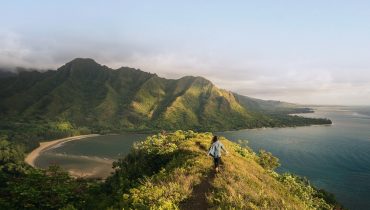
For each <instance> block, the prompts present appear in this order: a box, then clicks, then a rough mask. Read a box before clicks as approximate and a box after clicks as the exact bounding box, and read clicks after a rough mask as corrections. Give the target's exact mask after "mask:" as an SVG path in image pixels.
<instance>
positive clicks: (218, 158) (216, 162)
mask: <svg viewBox="0 0 370 210" xmlns="http://www.w3.org/2000/svg"><path fill="white" fill-rule="evenodd" d="M213 163H214V164H215V168H216V167H219V166H220V163H221V157H214V158H213Z"/></svg>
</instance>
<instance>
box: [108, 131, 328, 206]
mask: <svg viewBox="0 0 370 210" xmlns="http://www.w3.org/2000/svg"><path fill="white" fill-rule="evenodd" d="M211 139H212V134H211V133H194V132H192V131H187V132H184V131H176V132H175V133H171V134H167V135H161V134H159V135H155V136H152V137H148V138H147V140H145V141H143V142H141V143H139V144H137V145H136V146H135V147H134V149H133V150H132V152H131V153H130V154H129V155H128V156H126V157H125V158H124V159H121V160H119V161H118V162H116V163H115V164H114V165H115V169H116V171H115V173H114V174H113V175H112V176H111V177H109V178H108V180H107V181H106V183H105V184H106V187H105V188H106V189H110V190H111V191H108V192H106V193H107V197H108V195H109V196H110V198H112V195H114V196H113V199H112V200H111V203H112V204H111V205H113V206H114V208H120V209H122V208H124V209H178V208H180V209H199V208H201V209H333V205H334V204H335V203H333V204H329V203H327V201H325V199H327V198H326V197H325V194H322V193H320V191H318V190H316V189H315V188H313V187H312V186H311V185H310V184H309V182H307V181H304V180H303V179H302V178H299V177H296V176H294V175H290V174H282V175H279V174H277V173H275V172H274V171H273V168H274V167H276V166H277V165H278V164H277V163H278V162H277V159H276V158H275V157H273V156H272V155H271V154H270V153H266V152H260V154H259V155H257V154H255V153H254V152H253V151H252V150H251V149H250V148H249V147H247V146H244V147H242V146H240V145H239V144H235V143H232V142H230V141H228V140H226V139H224V138H222V139H221V142H222V143H223V144H224V145H225V147H226V149H227V150H228V152H229V154H228V155H227V156H224V157H223V164H222V165H221V172H220V173H219V174H217V175H215V174H214V171H213V169H212V167H213V163H212V158H210V157H209V156H207V155H206V154H207V149H208V147H209V145H210V141H211ZM143 177H145V178H143ZM204 195H205V196H204ZM115 199H117V200H115Z"/></svg>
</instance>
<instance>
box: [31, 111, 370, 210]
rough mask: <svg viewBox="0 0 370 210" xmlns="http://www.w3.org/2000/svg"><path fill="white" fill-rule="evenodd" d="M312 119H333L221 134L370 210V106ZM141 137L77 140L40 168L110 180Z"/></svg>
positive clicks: (45, 158)
mask: <svg viewBox="0 0 370 210" xmlns="http://www.w3.org/2000/svg"><path fill="white" fill-rule="evenodd" d="M315 109H316V110H315V113H313V114H304V115H305V116H310V117H327V118H330V119H331V120H332V121H333V125H330V126H309V127H297V128H265V129H251V130H240V131H230V132H222V133H217V134H218V135H222V136H225V137H227V138H228V139H230V140H233V141H236V140H239V139H247V140H248V141H249V146H250V147H252V148H253V149H254V150H255V151H258V150H259V149H265V150H268V151H270V152H272V153H273V154H274V155H275V156H277V157H278V158H279V159H280V162H281V163H282V166H281V167H280V168H279V169H278V171H279V172H285V171H289V172H292V173H296V174H298V175H301V176H306V177H307V178H308V179H309V180H310V181H311V182H312V183H313V184H314V185H315V186H317V187H320V188H324V189H326V190H328V191H330V192H332V193H334V194H335V195H336V197H337V199H338V200H339V201H340V202H341V203H342V204H343V205H344V206H345V207H347V208H350V209H370V199H369V198H370V107H316V108H315ZM144 138H145V135H141V134H124V135H115V136H98V137H92V138H89V139H85V140H79V141H72V142H68V143H65V144H63V145H61V146H60V147H57V148H53V149H50V150H48V151H46V152H44V153H43V154H42V155H41V156H40V157H39V158H38V159H37V160H36V165H37V166H40V167H46V166H47V165H49V164H50V163H57V164H60V165H61V166H62V167H64V168H66V169H69V170H73V171H76V173H78V172H79V171H80V173H82V172H83V173H86V174H87V175H89V174H95V175H97V176H105V175H108V174H109V173H110V172H111V165H110V164H111V162H112V161H113V160H114V159H117V158H119V157H121V156H123V155H125V154H127V153H128V151H129V149H130V147H131V145H132V144H133V142H135V141H138V140H140V139H144Z"/></svg>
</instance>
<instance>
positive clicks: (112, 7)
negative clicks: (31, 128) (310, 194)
mask: <svg viewBox="0 0 370 210" xmlns="http://www.w3.org/2000/svg"><path fill="white" fill-rule="evenodd" d="M334 3H335V6H333V5H334ZM287 5H289V6H287ZM369 6H370V5H369V3H366V2H361V3H360V2H358V3H351V2H337V1H336V2H333V1H326V2H322V1H310V2H293V1H292V2H290V3H289V4H285V5H284V6H283V5H281V4H280V3H279V2H276V1H267V2H258V3H256V2H254V3H246V2H242V1H240V2H235V3H233V4H230V3H229V4H228V3H215V2H202V3H200V2H192V1H187V2H183V3H176V4H175V3H173V2H171V1H160V2H156V3H154V2H153V3H146V4H140V3H136V2H134V1H132V2H127V1H120V2H118V1H111V2H99V1H90V2H89V4H85V3H84V2H70V3H67V4H66V3H63V4H62V3H55V2H53V3H52V2H47V1H41V2H22V4H19V3H16V2H11V1H8V2H6V3H4V2H2V3H1V8H3V10H2V11H3V14H2V17H3V18H1V20H0V24H1V25H2V28H1V29H0V66H1V67H2V68H6V69H14V67H17V66H18V67H19V66H20V67H24V68H39V69H56V68H57V67H59V66H61V65H62V64H64V63H66V62H68V61H69V60H71V59H73V58H75V57H91V58H94V59H95V60H96V61H97V62H99V63H104V64H106V65H107V66H109V67H111V68H119V67H121V66H130V67H134V68H140V69H143V70H145V71H149V72H153V73H157V74H158V75H159V76H162V77H167V78H180V77H182V76H185V75H195V76H203V77H206V78H208V79H210V80H211V81H212V82H214V83H215V84H216V85H218V86H220V87H222V88H225V89H228V90H232V91H234V92H238V93H240V94H245V95H249V96H253V97H258V98H262V99H275V100H283V101H289V102H294V103H304V104H306V103H307V104H347V105H353V104H354V105H368V104H370V99H369V97H368V95H369V94H370V83H368V81H370V61H369V59H368V56H367V55H369V54H370V39H369V37H370V31H369V30H368V29H367V28H369V27H368V26H369V24H370V20H369V19H370V17H369V16H368V14H369V12H370V11H369V10H370V9H369V8H370V7H369Z"/></svg>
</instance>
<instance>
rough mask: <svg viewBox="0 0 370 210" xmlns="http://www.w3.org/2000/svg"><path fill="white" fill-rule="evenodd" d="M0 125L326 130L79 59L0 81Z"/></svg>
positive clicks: (263, 105)
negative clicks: (28, 122)
mask: <svg viewBox="0 0 370 210" xmlns="http://www.w3.org/2000/svg"><path fill="white" fill-rule="evenodd" d="M0 82H1V83H0V84H1V90H0V97H1V98H0V99H1V100H0V116H2V117H3V118H4V119H8V120H9V119H10V118H12V119H27V120H34V119H43V120H46V121H68V122H70V123H72V125H73V126H75V127H81V126H86V127H89V128H91V129H94V130H108V131H117V130H160V129H166V130H174V129H180V128H181V129H195V130H227V129H240V128H254V127H262V126H270V127H271V126H295V125H308V124H325V123H331V122H330V121H329V120H310V119H306V118H298V117H293V116H288V115H286V114H289V113H293V112H302V111H307V110H305V109H302V108H300V107H298V106H297V105H294V104H288V103H283V102H277V101H263V100H259V99H253V98H249V97H246V96H241V95H238V94H235V93H232V92H229V91H226V90H222V89H219V88H217V87H216V86H215V85H213V84H212V83H211V82H210V81H208V80H206V79H204V78H202V77H192V76H187V77H183V78H180V79H177V80H171V79H164V78H160V77H158V76H157V75H155V74H150V73H146V72H143V71H140V70H136V69H132V68H127V67H123V68H120V69H117V70H112V69H110V68H108V67H106V66H102V65H100V64H98V63H96V62H95V61H94V60H92V59H82V58H77V59H74V60H73V61H71V62H69V63H67V64H65V65H64V66H62V67H60V68H59V69H58V70H57V71H47V72H43V73H40V72H36V71H33V72H21V73H19V75H18V76H16V77H14V76H13V77H6V78H0Z"/></svg>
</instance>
